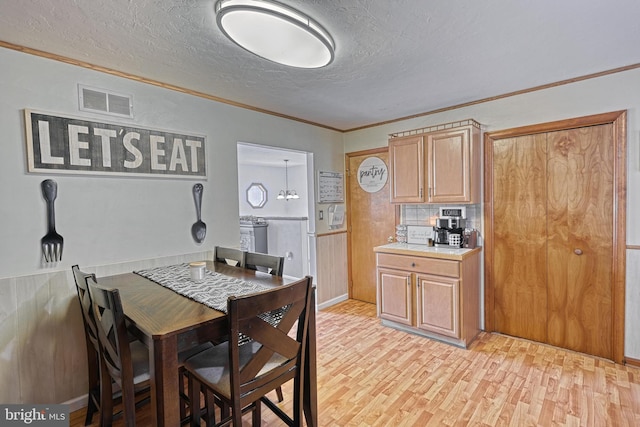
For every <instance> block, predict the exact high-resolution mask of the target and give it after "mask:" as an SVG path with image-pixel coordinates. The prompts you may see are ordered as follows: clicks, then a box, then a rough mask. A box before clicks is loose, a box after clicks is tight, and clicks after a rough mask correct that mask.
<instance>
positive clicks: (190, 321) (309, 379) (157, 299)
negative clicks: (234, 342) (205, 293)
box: [98, 261, 318, 427]
mask: <svg viewBox="0 0 640 427" xmlns="http://www.w3.org/2000/svg"><path fill="white" fill-rule="evenodd" d="M207 269H208V270H210V271H214V272H216V273H220V274H223V275H226V276H229V277H232V278H238V279H246V280H248V281H252V282H261V283H265V284H272V285H273V286H279V285H283V284H287V283H291V282H293V281H295V279H289V278H283V277H277V276H272V275H271V274H267V273H263V272H260V271H254V270H249V269H245V268H240V267H233V266H230V265H227V264H224V263H219V262H213V261H207ZM98 283H99V284H101V285H103V286H107V287H111V288H117V289H119V291H120V298H121V300H122V306H123V309H124V312H125V315H126V317H127V319H128V320H129V322H130V330H131V331H132V333H134V334H135V335H136V336H137V337H138V338H139V339H140V340H141V341H142V342H144V343H145V345H146V346H147V347H148V348H149V363H150V376H151V410H152V417H153V421H154V425H156V426H166V427H176V426H179V425H180V394H179V390H180V388H179V383H180V381H179V375H178V353H179V352H182V351H185V350H188V349H190V348H193V347H195V346H197V345H198V344H201V343H205V342H207V341H216V340H217V339H220V338H221V337H224V336H225V335H226V334H227V330H228V328H227V315H226V314H225V313H224V312H221V311H218V310H215V309H213V308H209V307H207V306H206V305H204V304H201V303H199V302H196V301H193V300H191V299H189V298H187V297H184V296H182V295H179V294H178V293H176V292H174V291H172V290H171V289H168V288H165V287H163V286H161V285H159V284H157V283H155V282H153V281H151V280H149V279H146V278H144V277H142V276H140V275H138V274H136V273H133V272H131V273H125V274H118V275H113V276H104V277H100V278H99V279H98ZM312 307H313V309H312V310H311V316H310V317H309V328H308V331H309V332H308V333H309V337H308V340H307V357H306V362H305V373H304V398H303V402H304V403H303V409H304V416H305V420H306V422H307V425H308V426H317V425H318V422H317V419H318V405H317V385H316V320H315V289H314V292H313V294H312Z"/></svg>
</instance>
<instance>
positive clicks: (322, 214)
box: [318, 211, 324, 220]
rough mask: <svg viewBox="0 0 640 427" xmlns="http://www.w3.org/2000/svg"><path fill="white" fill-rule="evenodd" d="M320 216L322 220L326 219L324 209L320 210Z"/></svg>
mask: <svg viewBox="0 0 640 427" xmlns="http://www.w3.org/2000/svg"><path fill="white" fill-rule="evenodd" d="M318 217H319V218H320V219H321V220H322V219H324V211H320V215H318Z"/></svg>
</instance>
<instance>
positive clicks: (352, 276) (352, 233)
mask: <svg viewBox="0 0 640 427" xmlns="http://www.w3.org/2000/svg"><path fill="white" fill-rule="evenodd" d="M372 156H375V157H378V158H380V159H381V160H382V161H384V162H385V164H386V165H387V171H388V165H389V153H388V150H387V149H386V148H384V149H380V150H367V151H364V152H358V153H350V154H347V156H346V157H347V158H346V164H347V201H348V206H347V237H348V247H349V296H350V297H351V298H354V299H358V300H361V301H366V302H370V303H374V304H375V302H376V257H375V253H374V252H373V248H374V247H376V246H380V245H384V244H386V243H387V239H388V238H389V237H390V236H391V237H394V236H395V225H396V207H395V206H394V205H392V204H391V203H390V201H389V179H388V177H387V183H386V184H385V186H384V187H383V188H382V189H381V190H379V191H377V192H375V193H369V192H367V191H364V190H363V189H362V188H361V187H360V184H359V183H358V179H357V173H358V168H359V166H360V164H361V163H362V162H363V161H364V160H365V159H367V158H369V157H372ZM387 174H388V172H387Z"/></svg>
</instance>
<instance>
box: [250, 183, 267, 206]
mask: <svg viewBox="0 0 640 427" xmlns="http://www.w3.org/2000/svg"><path fill="white" fill-rule="evenodd" d="M247 203H249V205H251V207H252V208H261V207H263V206H264V205H266V204H267V189H266V188H264V185H262V184H260V183H258V182H254V183H252V184H251V185H250V186H249V188H247Z"/></svg>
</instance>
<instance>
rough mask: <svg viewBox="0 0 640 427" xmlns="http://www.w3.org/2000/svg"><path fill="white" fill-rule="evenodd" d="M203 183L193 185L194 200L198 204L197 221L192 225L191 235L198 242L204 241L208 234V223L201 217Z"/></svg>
mask: <svg viewBox="0 0 640 427" xmlns="http://www.w3.org/2000/svg"><path fill="white" fill-rule="evenodd" d="M202 190H203V188H202V184H195V185H194V186H193V201H194V202H195V204H196V217H197V221H196V222H194V223H193V225H192V226H191V236H193V240H195V241H196V243H202V242H203V241H204V238H205V236H206V235H207V224H205V223H204V222H202V219H200V216H201V209H202Z"/></svg>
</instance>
